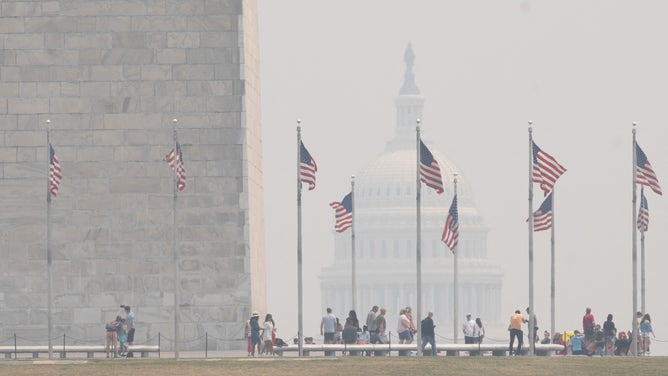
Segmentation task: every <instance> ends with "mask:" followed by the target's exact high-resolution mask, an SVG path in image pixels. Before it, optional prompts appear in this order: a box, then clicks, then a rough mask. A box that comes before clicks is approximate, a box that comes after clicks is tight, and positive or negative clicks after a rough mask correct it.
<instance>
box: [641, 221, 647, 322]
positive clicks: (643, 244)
mask: <svg viewBox="0 0 668 376" xmlns="http://www.w3.org/2000/svg"><path fill="white" fill-rule="evenodd" d="M640 311H641V312H642V313H643V314H645V313H647V311H646V310H645V231H640Z"/></svg>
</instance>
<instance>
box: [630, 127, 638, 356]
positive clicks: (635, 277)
mask: <svg viewBox="0 0 668 376" xmlns="http://www.w3.org/2000/svg"><path fill="white" fill-rule="evenodd" d="M631 133H632V134H633V145H631V146H632V148H633V184H632V187H633V200H632V205H631V206H632V209H631V211H632V216H633V217H632V218H633V220H632V221H631V224H632V225H633V226H632V227H633V236H632V240H631V241H632V243H633V244H632V247H631V258H632V260H633V263H632V265H633V266H632V267H633V273H632V275H633V304H632V306H633V315H631V318H632V320H633V326H632V327H633V335H632V337H633V338H631V354H632V355H638V348H637V344H638V321H637V319H636V312H638V265H637V264H638V250H637V242H638V233H637V232H636V219H637V213H636V202H637V198H636V166H637V164H638V160H637V156H636V148H637V147H638V145H636V123H635V122H634V123H633V129H632V131H631Z"/></svg>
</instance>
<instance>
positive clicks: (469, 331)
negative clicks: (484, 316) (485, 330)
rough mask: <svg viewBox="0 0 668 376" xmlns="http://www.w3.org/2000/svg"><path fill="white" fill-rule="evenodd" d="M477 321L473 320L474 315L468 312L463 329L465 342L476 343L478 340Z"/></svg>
mask: <svg viewBox="0 0 668 376" xmlns="http://www.w3.org/2000/svg"><path fill="white" fill-rule="evenodd" d="M475 330H476V323H475V320H473V317H472V316H471V314H470V313H467V314H466V321H464V324H463V325H462V331H463V332H464V343H466V344H474V343H475V340H476V336H475Z"/></svg>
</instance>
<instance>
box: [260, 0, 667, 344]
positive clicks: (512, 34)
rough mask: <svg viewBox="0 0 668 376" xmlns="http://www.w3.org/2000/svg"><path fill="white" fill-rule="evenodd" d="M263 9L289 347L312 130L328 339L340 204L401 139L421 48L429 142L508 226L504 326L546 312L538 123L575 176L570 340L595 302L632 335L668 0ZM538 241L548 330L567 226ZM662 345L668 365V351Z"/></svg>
mask: <svg viewBox="0 0 668 376" xmlns="http://www.w3.org/2000/svg"><path fill="white" fill-rule="evenodd" d="M259 12H260V15H259V16H260V38H261V40H260V42H261V80H262V81H261V84H262V122H263V128H264V179H265V180H264V184H265V196H266V197H265V202H266V205H267V207H266V218H265V220H266V228H267V233H266V241H267V248H266V252H267V284H268V295H269V297H268V307H269V311H270V312H271V313H273V314H274V317H275V318H276V321H277V326H278V328H279V336H280V337H283V338H291V337H292V336H294V335H296V333H297V258H296V257H297V256H296V253H297V251H296V238H297V225H296V217H297V210H296V176H295V175H296V171H295V170H296V131H295V127H296V122H295V119H296V118H301V119H302V120H303V123H302V128H303V133H302V135H303V139H304V142H305V144H306V145H307V147H308V148H309V151H310V152H311V154H312V155H313V157H314V159H315V160H316V161H317V163H318V168H319V169H318V175H317V181H318V182H317V188H316V189H315V190H314V191H308V192H307V191H305V192H304V194H303V218H304V227H303V234H304V239H303V252H304V253H303V257H304V269H303V270H304V315H305V316H304V334H305V335H306V336H316V338H319V337H318V336H317V335H318V334H319V333H318V327H319V322H320V317H321V315H322V310H323V309H324V307H321V299H320V282H319V280H318V275H319V273H320V268H321V267H322V266H325V265H330V264H331V263H332V260H333V254H334V245H333V234H332V228H333V223H334V216H333V211H332V210H331V209H330V208H329V206H328V204H329V203H330V202H331V201H335V200H337V201H338V200H340V199H341V198H342V197H343V195H344V194H346V193H347V192H348V191H349V189H350V180H349V179H350V175H351V174H356V173H358V172H359V171H360V170H362V169H363V167H364V166H366V165H367V164H368V163H370V162H371V161H373V160H374V159H375V158H376V157H378V156H379V155H380V154H381V153H382V152H383V149H384V146H385V142H386V141H387V140H388V139H389V138H390V137H391V135H392V134H393V132H394V127H395V107H394V102H393V101H394V99H395V97H396V96H397V95H398V92H399V88H400V86H401V84H402V82H403V72H404V62H403V53H404V49H405V48H406V45H407V44H408V43H409V42H410V43H412V45H413V49H414V52H415V55H416V58H415V66H414V72H415V76H416V82H417V85H418V87H419V88H420V90H421V93H422V95H423V96H424V97H425V98H426V101H425V105H424V115H423V122H422V134H423V136H424V138H425V139H428V140H429V141H430V143H431V144H432V145H435V146H437V148H438V149H439V150H440V151H441V152H443V153H444V154H445V155H447V156H448V157H449V158H450V159H451V160H452V161H454V162H455V163H456V164H457V165H458V166H459V168H460V169H461V170H462V171H463V173H464V174H465V175H466V177H467V178H468V180H469V182H470V184H471V186H472V187H473V191H474V194H475V200H476V204H477V207H478V209H479V211H480V213H481V214H482V216H483V218H484V220H485V223H486V224H487V225H488V226H489V227H490V232H489V238H488V253H489V257H490V258H491V259H492V260H494V261H496V262H498V263H499V264H500V265H501V266H502V267H503V269H504V272H505V279H504V286H503V299H502V301H503V304H502V316H504V317H505V315H508V316H509V315H510V314H511V313H512V311H513V310H514V309H516V308H523V307H526V306H527V305H528V294H529V293H528V287H527V283H528V257H527V255H528V232H527V225H526V223H525V219H526V217H527V211H528V206H527V203H528V201H527V197H528V163H529V162H528V153H529V152H528V139H527V121H528V120H529V119H531V120H533V121H534V140H535V141H536V143H537V144H538V145H539V146H540V147H541V148H542V149H543V150H545V151H547V152H548V153H550V154H552V155H553V156H554V157H555V158H556V159H557V160H558V161H559V162H560V163H561V164H562V165H564V166H565V167H566V168H567V169H568V171H567V172H566V173H565V174H564V175H563V176H562V178H561V179H560V180H559V181H558V184H557V190H556V193H555V194H556V196H555V211H556V227H555V229H556V247H557V263H556V266H557V329H558V330H560V331H561V330H565V329H566V330H570V329H577V328H581V326H582V322H581V320H582V316H583V314H584V310H585V307H587V306H590V307H592V309H593V313H594V315H595V316H596V320H597V322H600V323H602V322H603V321H604V320H605V316H606V315H607V314H608V313H612V314H613V315H614V316H615V322H616V323H617V327H618V328H622V329H625V330H626V329H629V328H630V324H631V320H632V317H631V315H632V288H631V286H632V279H631V273H632V267H631V265H632V258H631V245H632V243H631V236H632V233H631V229H632V218H631V209H632V208H631V188H632V182H631V172H632V159H631V158H632V154H631V152H632V146H631V145H632V144H631V123H632V122H634V121H635V122H637V123H638V143H639V145H640V146H641V147H642V148H643V150H644V151H645V153H646V154H647V156H648V158H649V160H650V162H651V163H652V166H653V167H654V170H655V171H656V173H657V175H658V177H659V181H660V182H661V183H662V185H663V188H664V191H668V153H666V151H665V148H664V147H663V144H664V143H665V142H666V141H665V136H666V134H667V133H668V132H667V131H666V125H668V113H667V112H666V110H665V109H666V100H667V99H668V98H667V97H668V73H667V70H668V47H666V46H667V44H666V35H668V22H666V21H667V20H666V14H668V3H666V2H664V1H630V0H629V1H614V2H612V1H610V2H608V1H581V0H577V1H576V0H574V1H558V2H557V1H554V2H544V1H540V2H539V1H383V0H365V1H351V0H339V1H308V0H281V1H275V0H259ZM448 178H449V180H451V179H452V177H448ZM534 192H535V196H534V197H535V199H534V207H535V208H537V207H538V205H540V202H541V201H542V194H541V192H540V190H539V189H538V188H537V187H536V189H535V190H534ZM647 196H648V201H649V208H650V225H649V226H650V228H649V232H648V233H647V239H646V252H647V253H646V258H647V268H646V271H647V290H646V291H647V292H646V294H647V311H648V312H649V313H650V314H652V317H653V322H654V330H655V333H656V335H657V339H659V340H665V341H668V320H666V318H667V317H668V304H667V303H666V302H665V299H663V297H664V294H663V293H662V286H663V283H666V276H665V274H664V270H663V268H664V265H666V261H667V260H668V255H666V254H665V252H666V251H667V249H666V247H665V244H668V232H666V231H664V230H663V229H665V228H667V226H668V203H666V199H668V198H662V197H660V196H657V195H655V194H653V193H651V192H648V193H647ZM534 244H535V246H534V254H535V269H534V272H535V296H534V299H535V301H534V302H535V303H534V305H535V310H536V314H537V316H538V320H539V323H540V324H541V325H540V326H541V331H542V330H543V329H548V328H549V312H550V290H549V286H550V284H549V283H550V278H549V250H550V245H549V232H544V233H537V234H536V236H535V237H534ZM638 252H640V248H639V247H638ZM638 273H639V274H638V275H640V272H638ZM638 286H640V283H639V284H638ZM638 297H639V298H640V292H638ZM375 303H377V302H359V308H358V310H359V311H360V313H362V314H363V313H365V312H366V311H368V309H369V307H370V306H371V305H373V304H375ZM638 308H640V301H638ZM338 314H339V315H340V316H345V315H344V312H338ZM435 314H436V316H435V319H436V321H437V322H438V314H439V313H438V312H436V313H435ZM392 317H393V316H392ZM483 319H484V318H483ZM390 322H391V323H392V325H391V326H390V327H391V328H392V327H393V323H394V320H392V321H390ZM504 325H505V323H504ZM439 327H441V328H443V329H442V330H446V329H447V330H451V329H449V328H451V327H452V325H451V323H441V325H440V326H439ZM490 329H499V330H501V329H505V328H488V330H490ZM441 335H444V336H447V337H452V334H451V333H449V332H445V333H441ZM652 350H653V353H662V352H663V353H668V345H666V344H664V343H660V342H659V341H656V343H655V345H654V346H653V347H652Z"/></svg>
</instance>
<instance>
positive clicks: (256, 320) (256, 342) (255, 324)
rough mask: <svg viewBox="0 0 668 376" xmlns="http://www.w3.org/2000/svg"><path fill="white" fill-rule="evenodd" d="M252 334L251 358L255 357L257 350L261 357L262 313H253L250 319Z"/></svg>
mask: <svg viewBox="0 0 668 376" xmlns="http://www.w3.org/2000/svg"><path fill="white" fill-rule="evenodd" d="M249 321H250V334H251V356H255V349H257V354H258V355H260V313H259V312H258V311H253V314H251V318H250V320H249Z"/></svg>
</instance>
